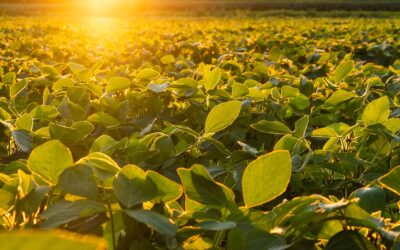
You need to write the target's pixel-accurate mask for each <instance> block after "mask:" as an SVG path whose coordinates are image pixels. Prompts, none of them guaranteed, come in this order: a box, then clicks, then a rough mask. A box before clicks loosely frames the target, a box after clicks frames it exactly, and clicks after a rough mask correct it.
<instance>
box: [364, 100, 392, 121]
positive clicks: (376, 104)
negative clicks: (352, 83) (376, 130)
mask: <svg viewBox="0 0 400 250" xmlns="http://www.w3.org/2000/svg"><path fill="white" fill-rule="evenodd" d="M389 114H390V109H389V98H388V97H387V96H383V97H381V98H378V99H376V100H373V101H372V102H370V103H368V105H367V106H366V107H365V109H364V112H363V114H362V120H363V121H364V123H365V125H366V126H371V125H374V124H378V123H380V124H384V123H385V122H386V121H387V120H388V118H389Z"/></svg>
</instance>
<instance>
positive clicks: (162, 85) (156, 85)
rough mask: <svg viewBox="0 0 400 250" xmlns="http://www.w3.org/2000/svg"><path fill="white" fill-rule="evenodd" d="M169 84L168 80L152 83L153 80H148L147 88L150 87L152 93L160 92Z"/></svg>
mask: <svg viewBox="0 0 400 250" xmlns="http://www.w3.org/2000/svg"><path fill="white" fill-rule="evenodd" d="M168 86H169V82H164V83H160V84H159V83H154V82H150V83H149V84H148V85H147V88H148V89H150V90H151V91H153V92H154V93H161V92H163V91H165V90H166V89H167V88H168Z"/></svg>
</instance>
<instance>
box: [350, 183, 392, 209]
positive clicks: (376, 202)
mask: <svg viewBox="0 0 400 250" xmlns="http://www.w3.org/2000/svg"><path fill="white" fill-rule="evenodd" d="M381 184H382V183H381ZM354 197H357V198H359V199H360V201H359V202H358V205H359V206H360V207H361V208H362V209H364V210H365V211H367V212H368V213H373V212H376V211H379V210H380V211H383V210H384V209H385V207H386V198H385V192H384V191H383V189H382V188H379V187H363V188H360V189H357V190H356V191H355V192H354Z"/></svg>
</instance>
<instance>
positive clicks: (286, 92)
mask: <svg viewBox="0 0 400 250" xmlns="http://www.w3.org/2000/svg"><path fill="white" fill-rule="evenodd" d="M299 93H300V91H299V89H297V88H293V87H290V86H287V85H285V86H282V88H281V95H282V97H283V98H288V97H296V96H298V95H299Z"/></svg>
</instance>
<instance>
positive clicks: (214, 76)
mask: <svg viewBox="0 0 400 250" xmlns="http://www.w3.org/2000/svg"><path fill="white" fill-rule="evenodd" d="M220 80H221V69H220V68H214V69H213V70H211V71H210V72H207V73H206V74H205V76H204V87H205V89H206V90H207V91H208V90H212V89H214V88H215V87H216V86H217V84H218V83H219V81H220Z"/></svg>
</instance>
